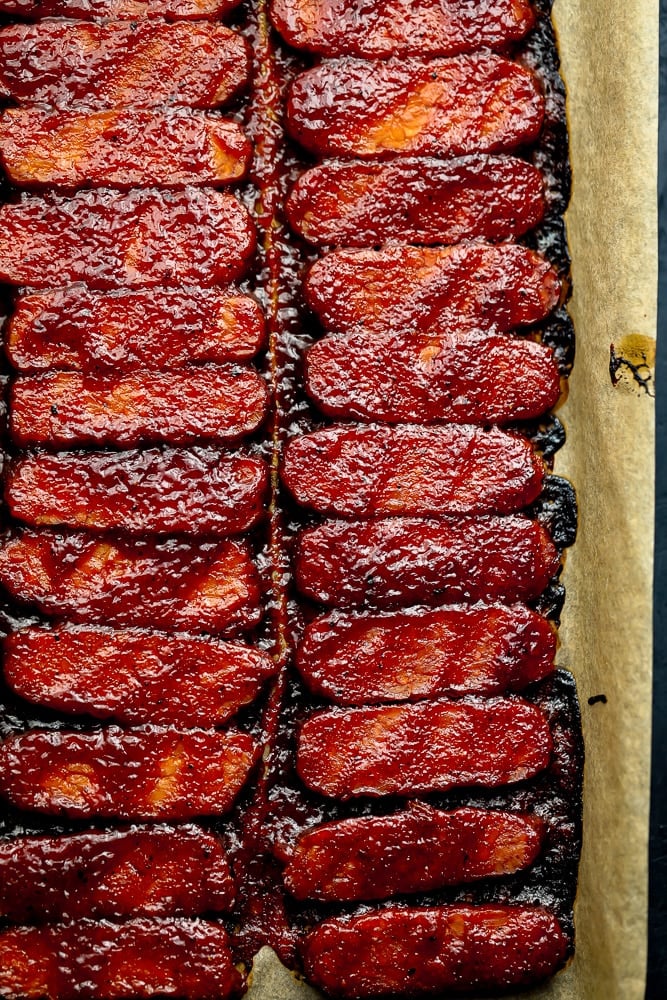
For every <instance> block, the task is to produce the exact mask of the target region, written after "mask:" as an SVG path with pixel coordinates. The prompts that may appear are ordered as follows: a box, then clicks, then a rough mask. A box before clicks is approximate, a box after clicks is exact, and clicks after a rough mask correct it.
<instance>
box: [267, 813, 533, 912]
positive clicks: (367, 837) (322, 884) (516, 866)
mask: <svg viewBox="0 0 667 1000" xmlns="http://www.w3.org/2000/svg"><path fill="white" fill-rule="evenodd" d="M544 832H545V824H544V823H543V821H542V820H540V819H538V817H536V816H527V815H520V814H519V815H517V814H516V813H507V812H496V811H494V810H489V809H467V808H463V809H455V810H454V811H453V812H442V811H439V810H436V809H432V808H431V806H429V805H426V803H423V802H419V803H411V805H410V808H409V809H407V810H406V811H404V812H400V813H392V814H391V815H389V816H378V817H366V816H363V817H353V818H352V819H344V820H340V821H338V822H333V823H324V824H323V825H322V826H317V827H315V828H314V829H312V830H307V831H306V832H305V833H302V834H301V836H300V837H299V838H298V840H297V842H296V844H295V846H294V849H293V850H292V851H291V853H290V854H289V860H288V864H287V867H286V868H285V871H284V874H283V878H284V881H285V885H286V886H287V888H288V889H289V891H290V892H291V893H292V895H293V896H295V897H296V898H297V899H318V900H326V901H329V900H356V899H359V900H365V899H387V898H388V897H390V896H396V895H398V894H402V893H408V892H429V891H431V890H433V889H441V888H442V887H443V886H446V885H456V884H457V883H459V882H472V881H474V880H475V879H480V878H489V877H492V876H500V875H509V874H512V873H514V872H517V871H521V869H523V868H527V867H528V866H529V865H531V864H532V863H533V861H535V859H536V857H537V856H538V854H539V852H540V849H541V846H542V841H543V838H544Z"/></svg>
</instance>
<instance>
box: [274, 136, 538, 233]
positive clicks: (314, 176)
mask: <svg viewBox="0 0 667 1000" xmlns="http://www.w3.org/2000/svg"><path fill="white" fill-rule="evenodd" d="M544 210H545V201H544V185H543V180H542V175H541V173H540V171H539V170H538V169H537V168H536V167H534V166H532V164H530V163H526V161H525V160H518V159H515V158H513V157H509V156H506V157H499V156H487V155H482V154H480V155H475V156H468V157H461V158H460V159H457V160H435V159H429V158H426V157H424V158H422V159H417V158H413V157H405V158H402V157H400V158H398V159H395V160H390V161H388V162H386V163H368V162H366V161H363V160H356V161H341V160H328V161H326V162H325V163H323V164H321V165H320V166H316V167H312V168H311V169H310V170H307V171H306V172H305V173H304V174H302V175H301V177H300V178H299V180H298V181H297V182H296V184H295V186H294V187H293V189H292V192H291V194H290V196H289V198H288V199H287V202H286V212H287V218H288V220H289V223H290V225H291V226H292V229H293V230H294V231H295V232H296V233H297V234H298V235H299V236H302V237H303V238H304V239H305V240H307V242H308V243H312V244H314V245H316V246H349V247H365V246H369V245H370V246H373V245H374V244H376V243H383V242H385V241H386V240H400V241H402V242H407V243H426V244H434V243H458V242H460V241H461V240H465V239H473V238H475V239H476V238H480V237H481V238H483V239H487V240H503V239H508V238H509V237H516V236H521V235H523V234H524V233H526V232H528V230H529V229H532V228H533V227H534V226H536V225H537V223H538V222H540V221H541V219H542V217H543V215H544Z"/></svg>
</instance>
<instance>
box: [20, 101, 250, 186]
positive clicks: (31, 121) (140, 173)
mask: <svg viewBox="0 0 667 1000" xmlns="http://www.w3.org/2000/svg"><path fill="white" fill-rule="evenodd" d="M250 155H251V147H250V142H249V141H248V139H246V137H245V135H244V133H243V130H242V129H241V127H240V126H239V125H237V124H236V123H235V122H231V121H226V120H225V119H224V118H220V117H218V116H217V115H213V114H206V113H205V112H199V111H190V110H188V109H178V110H173V111H154V110H147V111H145V110H141V109H135V108H130V109H125V108H111V109H107V110H104V111H89V110H85V111H84V110H80V111H57V110H54V109H50V108H43V107H38V108H9V109H8V110H6V111H4V112H3V114H2V117H1V118H0V160H1V161H2V165H3V166H4V168H5V171H6V173H7V175H8V176H9V179H10V180H11V181H13V183H14V184H16V185H18V186H19V187H63V188H70V189H73V188H80V187H110V188H130V187H167V188H178V187H183V186H185V185H187V184H194V185H199V186H203V185H212V186H219V185H221V184H229V183H231V182H233V181H238V180H240V179H241V178H242V177H243V176H244V175H245V172H246V169H247V166H248V163H249V160H250Z"/></svg>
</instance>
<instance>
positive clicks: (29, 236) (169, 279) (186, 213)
mask: <svg viewBox="0 0 667 1000" xmlns="http://www.w3.org/2000/svg"><path fill="white" fill-rule="evenodd" d="M255 244H256V239H255V230H254V226H253V224H252V221H251V219H250V216H249V215H248V212H247V211H246V209H245V208H244V207H243V206H242V205H241V204H240V203H239V202H238V201H237V200H236V198H234V197H233V196H232V195H229V194H222V193H221V192H220V191H214V190H211V189H210V188H194V187H189V188H186V189H185V190H184V191H150V190H147V191H142V190H133V191H128V192H125V193H121V192H116V191H78V192H77V193H76V194H73V195H71V196H69V197H66V196H64V195H58V194H45V195H44V196H43V197H41V198H37V197H27V196H24V197H23V198H22V199H21V201H19V202H18V203H14V204H5V205H2V207H0V280H2V281H6V282H8V283H9V284H10V285H31V286H33V287H35V288H49V287H53V286H56V287H57V286H59V285H63V284H69V283H72V282H75V281H84V282H87V283H88V284H89V285H90V286H91V287H92V288H114V287H118V286H124V285H125V286H128V287H130V288H132V287H137V286H141V285H182V284H188V283H190V284H202V285H216V284H224V283H225V282H228V281H233V280H234V279H235V278H238V277H239V276H240V275H242V274H243V273H244V272H245V270H246V267H247V264H248V261H249V260H250V258H251V257H252V255H253V253H254V252H255Z"/></svg>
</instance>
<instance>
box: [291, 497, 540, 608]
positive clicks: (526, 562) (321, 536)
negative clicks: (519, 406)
mask: <svg viewBox="0 0 667 1000" xmlns="http://www.w3.org/2000/svg"><path fill="white" fill-rule="evenodd" d="M558 565H559V559H558V552H557V550H556V547H555V546H554V544H553V542H552V541H551V539H550V538H549V535H548V534H547V532H546V530H545V529H544V528H543V527H542V525H541V524H539V523H538V522H536V521H531V520H529V519H528V518H525V517H522V516H520V515H509V516H507V517H498V516H493V515H491V516H489V515H480V516H478V517H457V518H440V519H435V518H433V519H431V518H416V517H392V518H386V519H384V520H379V521H369V522H358V523H354V522H353V523H351V524H350V523H345V522H344V521H327V522H326V523H325V524H323V525H321V526H319V527H317V528H311V529H308V530H307V531H304V532H303V533H302V534H301V537H300V539H299V543H298V547H297V555H296V561H295V574H296V582H297V586H298V588H299V590H300V591H301V593H302V594H304V595H305V596H306V597H310V598H312V599H313V600H315V601H321V602H322V603H323V604H329V605H333V606H342V607H350V606H351V607H355V606H357V607H358V606H362V605H364V604H369V605H371V606H376V607H380V608H382V607H389V608H391V607H400V606H401V605H409V604H443V603H445V602H447V603H451V602H456V601H466V602H475V601H479V600H484V599H487V600H502V601H507V602H514V601H524V600H529V599H530V598H532V597H537V596H538V595H539V594H541V593H542V591H543V590H544V588H545V587H546V585H547V583H548V582H549V580H550V579H551V578H552V577H553V575H554V573H555V572H556V570H557V569H558Z"/></svg>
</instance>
